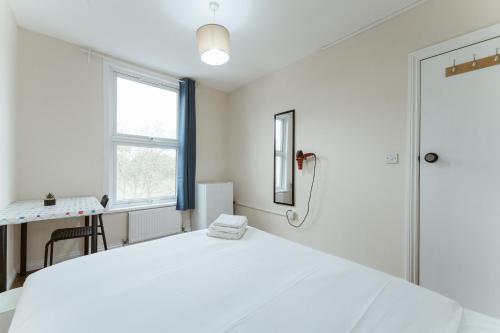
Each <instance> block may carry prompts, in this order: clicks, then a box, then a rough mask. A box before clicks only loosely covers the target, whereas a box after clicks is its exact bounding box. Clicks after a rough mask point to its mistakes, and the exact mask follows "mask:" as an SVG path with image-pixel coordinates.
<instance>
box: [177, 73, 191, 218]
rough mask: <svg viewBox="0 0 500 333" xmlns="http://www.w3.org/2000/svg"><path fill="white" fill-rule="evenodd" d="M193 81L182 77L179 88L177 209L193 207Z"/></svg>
mask: <svg viewBox="0 0 500 333" xmlns="http://www.w3.org/2000/svg"><path fill="white" fill-rule="evenodd" d="M195 90H196V88H195V81H194V80H191V79H182V80H181V82H180V89H179V117H180V119H179V155H178V157H177V158H178V163H177V168H178V170H177V205H176V208H177V210H188V209H194V205H195V202H194V190H195V172H196V106H195Z"/></svg>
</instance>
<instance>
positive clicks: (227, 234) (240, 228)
mask: <svg viewBox="0 0 500 333" xmlns="http://www.w3.org/2000/svg"><path fill="white" fill-rule="evenodd" d="M247 225H248V220H247V217H246V216H238V215H227V214H222V215H221V216H219V217H218V218H217V219H216V220H215V221H214V222H213V223H212V224H211V225H210V227H209V228H208V233H207V235H208V236H210V237H216V238H223V239H240V238H241V237H243V235H244V234H245V231H246V230H247Z"/></svg>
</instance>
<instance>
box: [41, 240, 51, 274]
mask: <svg viewBox="0 0 500 333" xmlns="http://www.w3.org/2000/svg"><path fill="white" fill-rule="evenodd" d="M49 245H50V241H48V242H47V244H45V256H44V260H43V268H45V267H47V257H48V255H49Z"/></svg>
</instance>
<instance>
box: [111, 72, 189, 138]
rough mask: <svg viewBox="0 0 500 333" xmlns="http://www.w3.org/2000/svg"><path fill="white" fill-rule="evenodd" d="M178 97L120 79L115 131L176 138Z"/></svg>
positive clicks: (168, 91)
mask: <svg viewBox="0 0 500 333" xmlns="http://www.w3.org/2000/svg"><path fill="white" fill-rule="evenodd" d="M178 102H179V101H178V94H177V92H175V91H171V90H167V89H162V88H158V87H153V86H150V85H148V84H144V83H139V82H136V81H132V80H127V79H124V78H121V77H118V78H117V81H116V112H117V115H116V120H117V121H116V130H117V132H118V133H120V134H132V135H142V136H147V137H157V138H163V139H177V108H178Z"/></svg>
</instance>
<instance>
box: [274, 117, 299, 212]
mask: <svg viewBox="0 0 500 333" xmlns="http://www.w3.org/2000/svg"><path fill="white" fill-rule="evenodd" d="M294 151H295V110H291V111H286V112H282V113H278V114H275V115H274V189H273V190H274V203H277V204H281V205H288V206H294V205H295V168H294V164H293V163H294Z"/></svg>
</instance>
